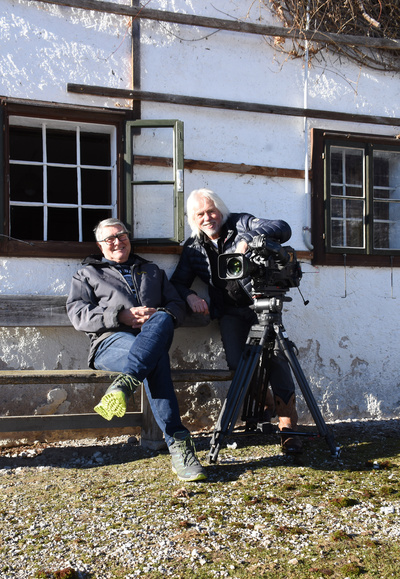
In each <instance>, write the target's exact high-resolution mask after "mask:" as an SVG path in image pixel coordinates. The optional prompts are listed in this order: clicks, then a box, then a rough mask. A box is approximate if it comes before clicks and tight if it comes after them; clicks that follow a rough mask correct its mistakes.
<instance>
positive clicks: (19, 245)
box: [0, 239, 182, 259]
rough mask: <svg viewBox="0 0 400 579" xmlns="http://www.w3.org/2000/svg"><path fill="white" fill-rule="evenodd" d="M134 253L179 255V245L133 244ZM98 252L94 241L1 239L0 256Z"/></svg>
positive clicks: (69, 255)
mask: <svg viewBox="0 0 400 579" xmlns="http://www.w3.org/2000/svg"><path fill="white" fill-rule="evenodd" d="M133 250H134V252H135V253H149V254H172V255H180V254H181V253H182V246H180V245H135V246H134V247H133ZM93 253H99V248H98V247H97V245H96V244H95V243H94V242H85V243H78V242H76V241H51V242H49V241H17V240H10V239H2V240H1V241H0V256H3V257H36V258H41V257H42V258H51V257H52V258H80V259H84V258H85V257H87V256H88V255H91V254H93Z"/></svg>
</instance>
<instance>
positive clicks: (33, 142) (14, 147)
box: [10, 127, 43, 162]
mask: <svg viewBox="0 0 400 579" xmlns="http://www.w3.org/2000/svg"><path fill="white" fill-rule="evenodd" d="M10 159H12V160H13V161H38V162H41V161H42V160H43V146H42V129H31V128H22V127H10Z"/></svg>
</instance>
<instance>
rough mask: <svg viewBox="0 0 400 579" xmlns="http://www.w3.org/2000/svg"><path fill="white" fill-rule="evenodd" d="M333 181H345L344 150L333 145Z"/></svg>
mask: <svg viewBox="0 0 400 579" xmlns="http://www.w3.org/2000/svg"><path fill="white" fill-rule="evenodd" d="M331 181H332V183H343V160H342V152H341V151H337V150H335V147H332V153H331Z"/></svg>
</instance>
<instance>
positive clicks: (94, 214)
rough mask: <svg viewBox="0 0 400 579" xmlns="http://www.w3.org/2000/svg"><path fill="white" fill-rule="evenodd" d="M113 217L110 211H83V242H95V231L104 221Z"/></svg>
mask: <svg viewBox="0 0 400 579" xmlns="http://www.w3.org/2000/svg"><path fill="white" fill-rule="evenodd" d="M109 217H112V214H111V210H110V209H83V210H82V231H83V241H94V233H93V229H94V228H95V226H96V225H97V224H98V223H99V221H102V220H103V219H108V218H109Z"/></svg>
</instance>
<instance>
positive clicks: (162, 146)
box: [125, 120, 184, 245]
mask: <svg viewBox="0 0 400 579" xmlns="http://www.w3.org/2000/svg"><path fill="white" fill-rule="evenodd" d="M183 175H184V147H183V122H182V121H179V120H140V121H127V123H126V147H125V176H126V188H125V221H126V223H127V225H128V227H129V228H130V231H131V233H132V236H133V240H134V242H137V243H143V244H164V245H165V244H171V243H173V244H179V243H181V242H182V241H183V239H184V176H183Z"/></svg>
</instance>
